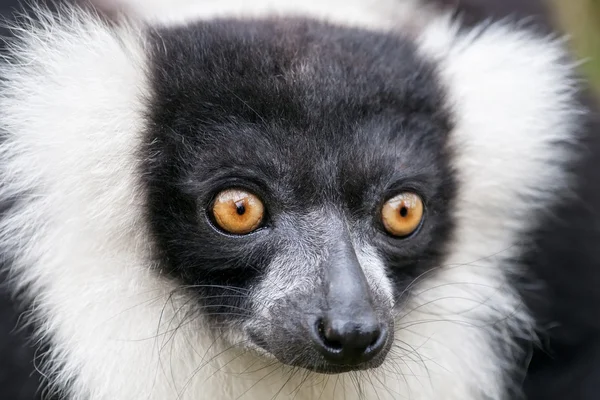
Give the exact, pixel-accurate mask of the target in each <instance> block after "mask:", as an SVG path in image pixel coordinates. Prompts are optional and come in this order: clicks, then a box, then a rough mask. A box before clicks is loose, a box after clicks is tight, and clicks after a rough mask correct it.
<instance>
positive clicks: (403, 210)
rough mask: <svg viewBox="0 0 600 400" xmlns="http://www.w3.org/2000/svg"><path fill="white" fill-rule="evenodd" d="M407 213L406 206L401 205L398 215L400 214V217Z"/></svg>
mask: <svg viewBox="0 0 600 400" xmlns="http://www.w3.org/2000/svg"><path fill="white" fill-rule="evenodd" d="M407 215H408V208H406V207H402V208H401V209H400V216H402V217H406V216H407Z"/></svg>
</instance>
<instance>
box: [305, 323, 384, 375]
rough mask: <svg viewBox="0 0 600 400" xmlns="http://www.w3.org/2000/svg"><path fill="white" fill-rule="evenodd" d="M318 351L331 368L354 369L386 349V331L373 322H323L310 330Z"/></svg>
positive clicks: (380, 325)
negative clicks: (350, 367) (330, 364)
mask: <svg viewBox="0 0 600 400" xmlns="http://www.w3.org/2000/svg"><path fill="white" fill-rule="evenodd" d="M312 336H313V341H314V343H315V345H316V346H317V348H318V350H319V351H320V352H321V354H323V356H324V357H325V358H326V359H327V361H329V362H330V363H332V364H336V365H345V366H355V365H359V364H362V363H365V362H367V361H370V360H372V359H373V358H375V356H377V355H378V354H379V353H380V352H381V350H382V349H383V348H384V347H385V343H386V338H387V329H385V327H384V326H383V325H382V324H379V323H377V322H376V321H375V320H371V319H369V320H364V321H360V322H352V321H348V320H344V319H336V318H322V319H320V320H318V321H317V322H316V324H315V326H314V330H313V335H312Z"/></svg>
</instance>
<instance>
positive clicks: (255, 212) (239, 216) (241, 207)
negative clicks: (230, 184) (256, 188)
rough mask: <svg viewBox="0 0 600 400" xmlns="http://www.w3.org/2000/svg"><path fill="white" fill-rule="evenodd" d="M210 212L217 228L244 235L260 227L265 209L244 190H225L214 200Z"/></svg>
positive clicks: (254, 196) (255, 197)
mask: <svg viewBox="0 0 600 400" xmlns="http://www.w3.org/2000/svg"><path fill="white" fill-rule="evenodd" d="M211 212H212V215H213V217H214V220H215V222H216V223H217V225H218V226H219V228H221V229H223V230H224V231H226V232H228V233H232V234H235V235H245V234H248V233H251V232H252V231H254V230H256V229H257V228H258V227H259V226H260V224H261V222H262V221H263V217H264V212H265V209H264V205H263V203H262V201H261V200H260V199H259V198H258V196H256V195H254V194H252V193H250V192H248V191H245V190H239V189H226V190H223V191H222V192H220V193H219V194H218V195H217V197H216V198H215V201H214V202H213V204H212V209H211Z"/></svg>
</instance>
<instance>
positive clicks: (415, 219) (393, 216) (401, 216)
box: [381, 192, 423, 238]
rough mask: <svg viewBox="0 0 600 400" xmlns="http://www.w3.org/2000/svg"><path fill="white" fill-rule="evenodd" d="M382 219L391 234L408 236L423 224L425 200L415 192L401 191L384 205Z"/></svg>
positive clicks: (401, 236)
mask: <svg viewBox="0 0 600 400" xmlns="http://www.w3.org/2000/svg"><path fill="white" fill-rule="evenodd" d="M381 219H382V220H383V225H384V227H385V230H386V231H387V232H388V233H389V234H390V235H393V236H396V237H400V238H403V237H408V236H410V235H411V234H412V233H414V232H415V231H416V230H417V229H418V228H419V226H420V225H421V221H422V220H423V200H421V197H419V195H417V194H415V193H411V192H405V193H401V194H399V195H397V196H395V197H393V198H391V199H390V200H388V201H387V202H386V203H385V204H384V205H383V209H382V210H381Z"/></svg>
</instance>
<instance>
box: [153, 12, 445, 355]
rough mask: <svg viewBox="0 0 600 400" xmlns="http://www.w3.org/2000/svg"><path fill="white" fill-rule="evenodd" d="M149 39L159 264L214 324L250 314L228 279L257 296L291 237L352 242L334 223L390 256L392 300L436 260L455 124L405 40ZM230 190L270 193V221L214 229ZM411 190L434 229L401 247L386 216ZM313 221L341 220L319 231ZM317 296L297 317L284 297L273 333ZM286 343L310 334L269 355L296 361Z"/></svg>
mask: <svg viewBox="0 0 600 400" xmlns="http://www.w3.org/2000/svg"><path fill="white" fill-rule="evenodd" d="M154 37H155V41H156V43H157V44H156V46H155V50H154V57H153V59H152V64H153V73H152V82H153V85H154V86H153V99H152V104H151V107H150V110H151V111H150V116H149V118H150V121H151V122H150V126H149V129H148V135H147V143H148V146H147V148H146V150H145V153H144V154H143V156H142V157H143V159H145V160H147V162H146V164H145V169H144V171H143V172H142V173H143V175H144V176H145V178H146V179H145V182H146V184H147V186H148V188H149V210H148V211H149V212H148V217H149V221H150V224H151V226H152V228H153V233H154V235H155V238H156V242H157V244H158V247H159V249H160V250H161V254H160V256H161V258H162V260H163V261H162V265H163V266H164V267H165V268H166V270H167V271H168V272H170V273H171V274H173V275H174V276H176V277H177V278H178V279H180V280H181V281H182V282H184V283H186V284H187V285H194V287H197V288H198V290H199V291H200V294H201V296H200V299H199V300H200V301H202V297H204V296H207V297H209V298H210V299H212V300H211V301H212V302H213V304H211V305H210V307H211V308H210V309H209V311H212V312H213V313H214V314H216V315H218V316H219V317H220V318H219V319H220V322H222V323H224V322H228V323H233V322H236V321H238V320H240V319H243V318H244V317H247V316H250V314H251V313H250V312H247V313H244V312H243V311H240V312H238V313H237V314H236V315H233V316H232V313H231V312H229V313H228V311H231V309H232V307H236V309H237V310H246V307H247V304H246V303H245V302H244V300H245V299H244V298H242V297H241V296H240V295H239V292H232V291H231V290H223V289H222V287H223V286H225V285H233V286H237V287H241V288H242V289H245V288H249V287H251V285H252V283H253V282H255V281H256V278H258V277H260V276H261V275H262V274H263V272H264V271H265V270H266V268H267V267H268V266H269V263H270V262H271V260H272V258H273V257H274V256H275V255H276V254H277V253H279V252H280V251H281V249H282V248H286V246H287V245H288V243H292V242H296V243H298V242H302V243H304V248H305V249H307V248H308V249H309V250H308V251H314V252H315V253H321V252H323V250H324V247H325V246H326V243H323V242H315V240H314V239H313V238H315V237H319V235H325V236H328V237H331V238H333V239H332V240H333V241H335V242H339V241H341V240H343V229H342V230H340V227H339V225H338V224H336V223H334V222H333V221H336V220H337V219H343V220H345V221H348V223H349V224H350V225H351V226H352V229H353V231H354V232H355V233H356V232H359V233H360V235H361V237H362V239H363V240H364V241H366V242H368V243H370V244H372V245H373V246H374V247H375V248H376V249H377V250H378V251H379V252H380V253H381V254H382V255H383V256H384V257H385V259H386V260H387V264H388V267H389V269H390V270H391V271H393V272H394V277H395V278H396V282H397V285H398V288H397V289H398V293H402V292H403V289H404V288H405V287H406V285H407V284H409V282H411V281H412V280H413V279H414V278H415V276H416V275H418V274H420V273H422V272H423V271H424V270H426V269H427V268H430V267H432V266H434V265H436V262H437V261H438V259H439V256H440V255H441V254H442V253H443V249H444V244H445V242H446V239H447V238H448V237H449V234H450V230H451V220H450V217H449V210H450V209H451V207H452V198H453V195H454V191H455V189H454V182H453V179H452V171H451V169H450V168H449V162H448V152H449V149H447V148H446V138H447V134H448V132H449V131H450V128H451V127H450V122H449V117H448V116H447V114H446V112H445V107H444V96H443V93H442V92H441V91H440V89H439V88H438V87H437V85H436V75H435V71H434V69H433V68H432V67H431V66H430V65H428V64H427V63H425V62H424V61H423V60H421V59H419V58H418V57H417V56H416V55H415V52H414V49H413V48H412V46H411V45H410V44H409V42H408V41H407V40H403V39H400V38H395V37H390V36H388V35H378V34H374V33H368V32H365V31H362V30H357V29H347V28H339V27H334V26H330V25H326V24H321V23H316V22H311V21H304V20H294V19H288V20H285V19H284V20H272V21H250V22H240V21H223V20H221V21H216V22H206V23H199V24H196V25H193V26H187V27H185V28H175V29H161V30H159V31H157V32H155V34H154ZM390 66H394V68H390ZM228 187H242V188H245V189H248V190H251V191H253V192H254V193H256V194H257V195H259V197H261V198H262V199H263V202H264V203H265V205H266V209H267V213H268V216H267V220H266V223H265V225H264V226H263V228H261V229H260V230H258V231H257V232H255V233H252V234H250V235H247V236H232V235H228V234H224V233H222V232H220V231H219V230H218V229H216V228H215V227H214V223H212V222H211V219H210V213H208V216H207V209H209V207H210V205H211V199H212V198H213V197H214V196H215V195H216V194H217V193H218V192H219V191H220V190H222V189H224V188H228ZM404 190H411V191H416V192H417V193H419V194H420V195H421V197H422V198H423V199H424V201H425V204H426V222H425V223H424V224H423V227H422V229H420V231H419V232H417V233H416V234H414V235H413V236H412V237H410V238H407V239H397V238H393V237H391V236H390V235H387V234H386V233H385V232H384V229H383V227H382V223H381V220H380V217H379V211H380V208H381V206H382V204H383V202H384V201H386V200H388V199H389V198H390V197H392V196H394V195H395V194H397V193H399V192H401V191H404ZM309 213H314V214H316V215H318V217H315V218H319V217H323V218H326V219H329V220H331V221H332V223H331V226H328V227H326V228H323V227H311V226H310V220H309V219H308V217H307V216H308V215H309ZM340 215H341V216H340ZM307 222H308V224H307ZM303 224H304V225H303ZM319 229H321V230H322V229H325V230H327V231H328V232H325V233H323V232H322V231H319ZM298 268H302V265H298ZM308 300H310V301H308ZM307 301H308V302H307ZM319 301H320V299H319V297H318V296H317V294H316V293H315V294H314V295H313V296H312V298H311V299H303V300H302V299H290V300H289V304H288V305H289V307H287V308H286V307H283V305H284V304H287V303H288V302H285V301H284V302H283V303H282V304H281V305H280V307H279V308H280V309H281V312H280V313H279V317H281V318H282V320H281V323H280V324H279V323H277V324H276V325H277V326H282V327H283V326H290V325H291V324H292V323H291V321H289V320H292V319H294V318H292V316H295V314H293V313H292V311H291V310H298V308H300V309H301V310H302V312H299V315H298V318H297V320H298V321H301V320H302V319H303V315H302V314H306V313H311V312H313V310H318V309H319V305H318V303H319ZM299 302H301V304H302V306H301V307H299V306H298V305H297V304H298V303H299ZM378 303H380V304H382V305H383V304H386V302H384V301H381V302H378ZM314 312H315V313H316V312H317V311H314ZM380 313H381V315H387V318H389V316H390V312H389V310H387V311H386V310H380ZM224 314H227V316H228V318H227V320H228V321H223V320H224V319H225V318H223V315H224ZM240 314H242V315H241V316H240ZM246 314H247V315H246ZM277 318H278V317H277V316H274V317H273V320H277ZM382 318H383V317H382ZM299 329H300V328H299ZM293 333H296V334H293ZM291 338H302V340H301V341H299V342H298V343H297V344H298V346H299V349H300V350H302V348H306V345H307V343H306V340H307V339H308V337H307V336H306V335H305V334H302V332H290V335H289V336H288V337H287V339H286V341H285V342H283V339H282V341H281V343H285V348H284V349H275V350H274V349H273V348H272V346H271V348H270V351H272V352H274V353H275V354H278V355H279V358H280V359H286V357H289V356H288V355H289V354H294V352H293V351H291V350H290V349H291V346H293V343H292V342H293V340H292V339H291ZM276 341H277V342H279V340H276ZM260 344H261V345H263V347H264V343H263V342H262V341H261V343H260Z"/></svg>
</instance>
